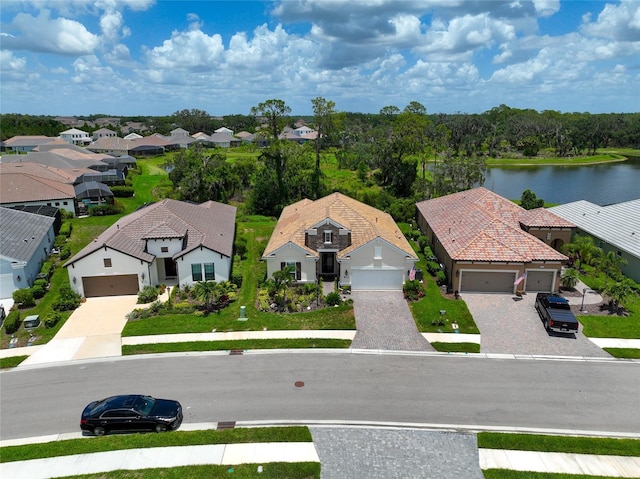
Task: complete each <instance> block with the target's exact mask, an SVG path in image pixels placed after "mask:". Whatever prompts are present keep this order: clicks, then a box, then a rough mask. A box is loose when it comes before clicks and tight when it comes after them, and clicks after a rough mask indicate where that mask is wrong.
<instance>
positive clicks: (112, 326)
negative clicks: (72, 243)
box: [20, 295, 138, 366]
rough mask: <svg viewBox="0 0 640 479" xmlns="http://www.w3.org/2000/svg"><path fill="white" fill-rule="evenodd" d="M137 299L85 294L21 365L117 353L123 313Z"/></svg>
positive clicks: (123, 321)
mask: <svg viewBox="0 0 640 479" xmlns="http://www.w3.org/2000/svg"><path fill="white" fill-rule="evenodd" d="M137 301H138V296H137V295H135V296H108V297H102V298H88V299H87V301H86V302H85V303H82V304H81V305H80V307H79V308H78V309H76V310H75V311H74V312H73V313H72V314H71V316H70V317H69V319H67V321H66V322H65V323H64V325H63V326H62V328H60V331H58V334H56V335H55V337H54V338H53V339H52V340H51V341H49V342H48V343H47V344H45V345H43V346H42V347H40V348H39V349H38V350H37V351H36V352H35V353H34V354H32V355H31V356H29V357H28V358H27V359H25V360H24V361H23V362H22V363H21V365H20V366H29V365H34V364H43V363H53V362H58V361H70V360H72V359H86V358H101V357H111V356H120V355H121V354H122V346H121V339H120V334H121V333H122V329H123V328H124V326H125V324H126V323H127V318H126V315H127V314H128V313H130V312H131V311H132V310H133V309H134V308H135V307H136V303H137Z"/></svg>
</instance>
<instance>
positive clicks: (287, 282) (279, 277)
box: [273, 265, 296, 305]
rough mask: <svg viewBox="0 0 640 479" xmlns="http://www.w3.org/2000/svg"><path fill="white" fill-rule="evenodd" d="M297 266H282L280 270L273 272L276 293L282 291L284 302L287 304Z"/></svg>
mask: <svg viewBox="0 0 640 479" xmlns="http://www.w3.org/2000/svg"><path fill="white" fill-rule="evenodd" d="M295 271H296V270H295V266H293V265H288V266H285V267H284V268H282V269H281V270H280V271H274V272H273V280H274V282H275V286H276V287H275V290H276V293H279V292H280V291H282V304H283V305H285V304H287V291H288V290H289V288H290V287H291V285H292V284H293V281H294V276H293V275H294V273H295Z"/></svg>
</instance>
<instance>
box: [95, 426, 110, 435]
mask: <svg viewBox="0 0 640 479" xmlns="http://www.w3.org/2000/svg"><path fill="white" fill-rule="evenodd" d="M106 432H107V431H106V430H105V429H104V428H103V427H100V426H96V427H94V428H93V434H94V435H96V436H104V435H105V433H106Z"/></svg>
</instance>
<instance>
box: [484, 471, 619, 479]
mask: <svg viewBox="0 0 640 479" xmlns="http://www.w3.org/2000/svg"><path fill="white" fill-rule="evenodd" d="M482 473H483V474H484V477H485V479H613V478H611V477H608V476H591V475H588V476H587V475H584V474H559V473H549V472H530V471H511V470H508V469H485V470H483V471H482Z"/></svg>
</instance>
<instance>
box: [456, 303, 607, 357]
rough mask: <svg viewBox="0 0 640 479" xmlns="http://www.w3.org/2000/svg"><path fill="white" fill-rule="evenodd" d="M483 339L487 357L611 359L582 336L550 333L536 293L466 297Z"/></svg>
mask: <svg viewBox="0 0 640 479" xmlns="http://www.w3.org/2000/svg"><path fill="white" fill-rule="evenodd" d="M462 299H463V300H464V301H465V302H466V303H467V306H468V307H469V311H470V312H471V314H472V316H473V319H474V321H475V322H476V325H477V326H478V328H479V329H480V334H481V335H482V347H481V352H483V353H496V354H527V355H546V356H579V357H611V356H610V355H609V354H608V353H607V352H606V351H603V350H602V349H600V348H599V347H598V346H596V345H595V344H594V343H592V342H591V341H590V340H589V339H588V338H587V337H585V336H584V334H582V327H580V331H579V332H578V334H560V333H548V332H547V331H546V330H545V329H544V326H543V324H542V321H540V317H539V316H538V312H537V311H536V309H535V306H534V305H535V300H536V295H535V293H531V294H525V295H524V296H522V298H518V297H515V296H512V295H507V294H483V293H476V294H471V293H464V294H463V295H462Z"/></svg>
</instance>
